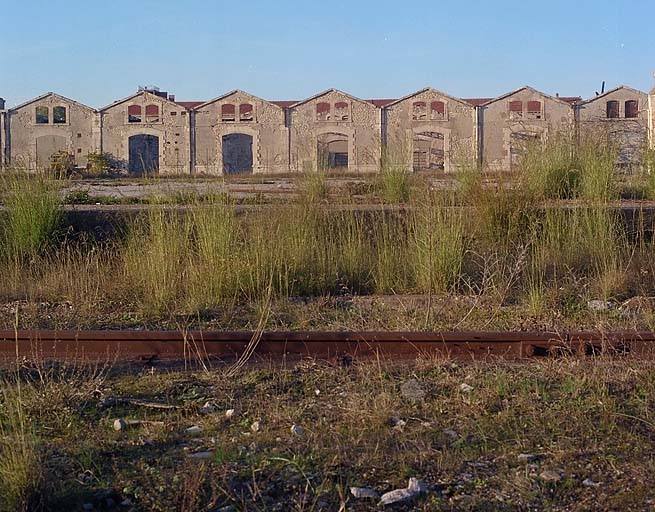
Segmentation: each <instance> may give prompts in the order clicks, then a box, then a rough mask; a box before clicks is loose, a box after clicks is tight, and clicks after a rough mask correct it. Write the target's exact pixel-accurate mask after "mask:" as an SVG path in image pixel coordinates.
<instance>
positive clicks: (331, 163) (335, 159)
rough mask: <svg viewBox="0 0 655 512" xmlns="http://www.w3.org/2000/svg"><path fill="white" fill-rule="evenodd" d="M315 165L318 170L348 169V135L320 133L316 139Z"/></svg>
mask: <svg viewBox="0 0 655 512" xmlns="http://www.w3.org/2000/svg"><path fill="white" fill-rule="evenodd" d="M316 149H317V152H316V160H317V161H316V165H317V167H318V168H319V169H347V168H348V135H345V134H343V133H322V134H320V135H319V136H318V137H317V148H316Z"/></svg>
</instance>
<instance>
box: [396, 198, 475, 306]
mask: <svg viewBox="0 0 655 512" xmlns="http://www.w3.org/2000/svg"><path fill="white" fill-rule="evenodd" d="M453 206H454V205H453V204H452V201H449V200H443V199H441V198H440V197H439V196H437V195H436V194H434V193H429V192H428V193H426V195H425V196H424V197H423V198H421V200H420V201H418V202H417V205H416V207H415V208H414V209H413V210H412V212H411V213H410V215H411V217H410V244H409V251H408V253H409V254H412V255H413V256H414V262H413V264H414V275H415V282H416V285H417V288H418V289H419V290H421V291H424V292H430V293H432V292H436V293H445V292H448V291H451V290H453V289H455V288H456V287H457V285H458V283H459V282H460V279H461V275H462V267H463V263H464V256H465V254H466V239H465V224H464V212H463V211H462V209H460V208H454V207H453Z"/></svg>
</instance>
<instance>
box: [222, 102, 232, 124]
mask: <svg viewBox="0 0 655 512" xmlns="http://www.w3.org/2000/svg"><path fill="white" fill-rule="evenodd" d="M221 121H223V122H224V123H227V122H231V121H236V108H235V106H234V105H233V104H232V103H224V104H223V105H221Z"/></svg>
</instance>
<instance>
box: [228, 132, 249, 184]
mask: <svg viewBox="0 0 655 512" xmlns="http://www.w3.org/2000/svg"><path fill="white" fill-rule="evenodd" d="M222 143H223V172H224V173H225V174H235V173H244V172H252V135H247V134H245V133H230V134H228V135H223V139H222Z"/></svg>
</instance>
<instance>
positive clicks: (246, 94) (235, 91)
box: [194, 89, 282, 109]
mask: <svg viewBox="0 0 655 512" xmlns="http://www.w3.org/2000/svg"><path fill="white" fill-rule="evenodd" d="M237 93H240V94H244V95H245V96H250V97H251V98H254V99H256V100H259V101H263V102H265V103H270V104H271V105H275V106H276V107H278V108H282V107H280V105H276V104H275V103H274V102H272V101H268V100H265V99H263V98H260V97H259V96H255V95H254V94H250V93H249V92H246V91H242V90H241V89H234V90H233V91H230V92H228V93H225V94H223V95H221V96H219V97H218V98H214V99H213V100H209V101H206V102H204V103H200V104H199V105H197V106H195V107H194V109H197V108H200V107H204V106H206V105H210V104H212V103H215V102H217V101H221V100H224V99H225V98H227V97H229V96H232V95H233V94H237Z"/></svg>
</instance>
